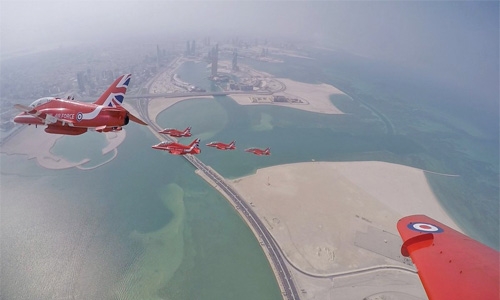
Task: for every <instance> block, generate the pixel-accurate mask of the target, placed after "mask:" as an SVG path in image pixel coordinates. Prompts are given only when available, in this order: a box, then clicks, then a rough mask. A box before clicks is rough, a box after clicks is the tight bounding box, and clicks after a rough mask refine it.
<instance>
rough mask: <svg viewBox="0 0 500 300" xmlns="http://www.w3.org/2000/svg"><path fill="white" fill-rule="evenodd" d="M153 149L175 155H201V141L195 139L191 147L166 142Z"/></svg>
mask: <svg viewBox="0 0 500 300" xmlns="http://www.w3.org/2000/svg"><path fill="white" fill-rule="evenodd" d="M151 148H153V149H158V150H165V151H168V152H169V153H170V154H174V155H184V154H200V153H201V149H200V139H195V140H194V141H192V142H191V144H189V145H183V144H179V143H174V142H168V141H164V142H161V143H159V144H156V145H154V146H152V147H151Z"/></svg>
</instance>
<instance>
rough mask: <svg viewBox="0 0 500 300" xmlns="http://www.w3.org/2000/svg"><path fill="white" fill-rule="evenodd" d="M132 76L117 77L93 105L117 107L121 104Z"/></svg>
mask: <svg viewBox="0 0 500 300" xmlns="http://www.w3.org/2000/svg"><path fill="white" fill-rule="evenodd" d="M131 76H132V74H124V75H122V76H120V77H118V78H117V79H116V80H115V81H114V82H113V83H112V84H111V85H110V86H109V88H108V89H107V90H106V91H105V92H104V93H103V94H102V95H101V97H99V99H97V101H96V102H94V104H97V105H103V106H107V107H117V106H120V105H121V104H122V103H123V98H124V97H125V93H126V92H127V88H128V85H129V83H130V77H131Z"/></svg>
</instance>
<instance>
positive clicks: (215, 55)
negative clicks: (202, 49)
mask: <svg viewBox="0 0 500 300" xmlns="http://www.w3.org/2000/svg"><path fill="white" fill-rule="evenodd" d="M218 60H219V44H215V48H213V49H212V77H215V76H217V62H218Z"/></svg>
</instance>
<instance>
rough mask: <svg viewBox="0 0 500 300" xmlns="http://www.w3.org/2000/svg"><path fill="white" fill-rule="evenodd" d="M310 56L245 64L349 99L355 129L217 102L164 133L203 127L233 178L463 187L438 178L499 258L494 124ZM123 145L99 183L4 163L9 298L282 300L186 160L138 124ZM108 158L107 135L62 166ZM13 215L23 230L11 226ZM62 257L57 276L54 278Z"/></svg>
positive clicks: (233, 218)
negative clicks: (349, 169) (371, 174)
mask: <svg viewBox="0 0 500 300" xmlns="http://www.w3.org/2000/svg"><path fill="white" fill-rule="evenodd" d="M312 54H313V55H314V56H315V58H316V59H315V60H307V59H299V58H285V60H286V63H285V64H268V63H258V62H250V61H246V62H245V63H251V64H253V65H254V66H255V67H256V68H257V69H260V70H263V71H266V72H269V73H272V74H274V75H276V76H277V77H287V78H291V79H294V80H298V81H304V82H310V83H319V82H326V83H330V84H332V85H334V86H336V87H338V88H340V89H341V90H343V91H345V92H347V93H348V94H349V96H350V97H346V96H332V98H331V100H332V102H333V103H334V104H335V105H336V106H338V107H339V108H340V109H341V110H343V111H344V112H346V114H345V115H337V116H332V115H321V114H316V113H311V112H305V111H300V110H295V109H291V108H284V107H274V106H239V105H237V104H236V103H235V102H234V101H233V100H232V99H230V98H228V97H216V98H215V99H195V100H190V101H182V102H180V103H178V104H176V105H174V106H172V107H171V108H170V109H168V110H166V111H164V112H162V113H161V114H160V115H159V116H158V118H157V122H158V123H159V125H160V126H163V127H179V128H185V127H186V126H192V128H193V129H192V132H193V135H194V136H193V137H192V138H195V137H199V138H201V139H202V143H201V144H202V146H201V148H202V153H201V154H200V155H199V158H200V159H201V160H202V161H203V162H205V163H206V164H208V165H210V166H212V167H213V168H214V169H216V170H217V171H218V172H219V173H221V174H222V175H223V176H225V177H228V178H235V177H239V176H243V175H247V174H251V173H253V172H254V171H255V170H256V169H258V168H261V167H267V166H272V165H278V164H283V163H293V162H303V161H312V160H316V161H352V160H381V161H388V162H395V163H401V164H405V165H409V166H415V167H418V168H422V169H426V170H430V171H434V172H442V173H450V174H457V175H460V176H459V177H443V176H438V175H432V174H428V175H427V177H428V180H429V182H430V183H431V186H432V187H433V190H434V191H435V192H436V194H437V195H438V197H439V199H440V201H441V202H442V204H443V205H444V206H445V208H446V209H447V210H448V211H449V212H450V213H451V214H452V216H453V217H454V218H455V220H456V221H457V223H459V224H460V225H462V226H463V227H464V228H465V230H466V232H467V233H469V234H471V235H473V236H474V237H476V238H479V239H481V240H482V241H484V242H486V243H488V244H490V245H493V246H495V247H497V248H498V202H499V199H498V134H497V135H495V132H496V133H498V128H492V127H491V125H490V124H493V123H494V122H495V120H494V119H495V115H493V116H491V117H490V116H489V115H488V116H487V117H483V118H482V119H481V120H477V118H478V116H477V114H476V115H475V114H465V113H464V111H466V110H467V108H457V107H455V106H457V105H456V103H454V102H453V99H455V96H456V94H454V93H448V92H447V90H446V89H444V90H443V89H439V86H436V85H433V84H432V82H428V81H425V80H423V79H421V80H416V79H415V78H413V77H411V76H410V75H406V73H402V74H405V76H406V77H405V76H403V78H402V76H401V74H400V73H401V72H402V71H401V69H398V68H392V67H390V66H389V67H387V66H380V65H378V64H377V63H374V62H371V61H369V60H362V59H360V58H356V57H353V56H349V55H346V54H342V55H340V54H334V53H324V52H314V53H312ZM242 61H244V60H242ZM178 73H179V75H180V76H181V78H182V80H184V81H188V82H191V83H193V84H195V85H197V86H200V87H202V88H205V89H207V90H211V89H215V87H214V86H213V85H212V83H211V82H210V81H208V79H207V76H208V71H207V70H206V63H194V62H190V63H187V64H186V65H184V66H183V67H182V68H181V69H180V70H179V72H178ZM405 78H409V79H411V80H409V79H408V81H409V82H411V84H409V83H408V81H405V80H404V79H405ZM422 86H424V87H426V88H425V89H422V88H421V87H422ZM351 97H352V98H351ZM438 100H439V101H438ZM450 103H451V104H450ZM447 105H448V106H449V105H453V109H448V110H447V109H446V108H447ZM488 118H491V119H492V120H484V119H488ZM496 118H497V120H498V115H496ZM126 131H127V137H126V139H125V141H124V142H123V143H122V144H121V145H120V146H119V148H118V156H117V157H116V159H114V160H113V161H111V162H110V163H107V164H105V165H103V166H101V167H99V168H96V169H94V170H86V171H83V170H78V169H69V170H62V171H52V170H45V169H42V168H40V167H38V166H37V165H36V163H35V162H34V161H33V160H26V158H25V157H18V156H6V155H2V157H1V164H2V169H1V171H2V180H1V182H0V184H1V188H2V196H3V195H6V192H5V191H8V195H9V196H12V197H9V198H11V199H5V198H3V199H2V210H1V214H2V220H3V221H2V222H10V223H7V224H6V223H2V238H3V241H2V281H1V290H2V295H6V297H9V296H10V298H30V297H29V296H30V295H31V294H30V293H31V292H33V293H35V291H39V290H42V291H45V294H43V295H42V297H41V298H50V297H51V296H53V295H54V294H57V295H59V296H61V297H63V296H82V295H85V296H88V297H89V298H94V299H98V298H99V299H106V298H111V299H113V298H115V299H116V298H118V299H140V298H143V299H155V298H160V297H161V298H167V299H235V298H237V299H280V298H281V295H280V292H279V289H278V287H277V284H276V280H275V279H274V276H273V274H272V272H271V270H270V268H269V266H268V263H267V260H266V258H265V256H264V254H263V252H262V250H261V248H260V246H259V244H258V242H257V240H256V239H255V237H253V234H252V233H251V231H250V229H249V228H247V227H246V225H245V224H244V222H243V221H242V220H241V219H240V218H239V216H238V214H237V213H236V212H235V211H234V210H233V208H232V207H231V206H230V205H229V204H228V203H227V201H226V200H225V199H224V198H223V197H222V196H221V195H219V193H218V192H216V191H215V190H214V189H212V188H211V187H210V186H209V185H208V184H207V183H206V182H205V181H204V180H202V179H201V178H200V177H199V176H197V175H196V174H194V168H193V167H192V166H191V165H190V164H188V163H187V161H185V160H184V159H183V158H182V157H178V156H172V155H168V154H166V153H163V152H160V151H154V150H152V149H151V148H150V147H151V145H153V144H155V143H157V141H158V140H157V139H156V137H154V136H153V135H152V134H151V132H150V131H149V130H148V129H147V128H145V127H141V126H139V125H137V124H130V125H128V126H127V127H126ZM190 139H191V138H186V139H182V141H190ZM212 140H219V141H223V142H230V141H231V140H236V146H237V150H235V151H217V150H215V149H212V148H208V147H205V146H204V144H206V143H208V142H209V141H212ZM104 145H105V140H104V139H103V137H102V136H100V135H94V134H89V135H86V136H84V137H83V136H82V139H77V140H75V137H63V138H62V139H60V140H59V141H58V142H57V144H56V146H55V147H54V149H53V152H54V153H55V154H58V155H63V156H64V157H66V158H67V159H69V160H74V161H79V160H81V159H82V158H86V157H89V158H91V162H89V165H94V164H95V165H97V164H98V163H99V162H102V161H105V160H107V158H108V157H107V156H103V155H102V154H101V152H100V151H101V149H102V147H103V146H104ZM247 147H263V148H264V147H271V151H272V155H271V156H269V157H258V156H254V155H251V154H249V153H246V152H244V151H243V149H245V148H247ZM108 155H109V154H108ZM45 189H46V191H45ZM41 190H44V191H43V192H42V191H41ZM39 191H40V192H39ZM15 214H21V216H20V217H17V218H15V219H11V218H9V216H11V215H15ZM16 216H17V215H16ZM9 220H11V221H9ZM5 224H6V225H7V226H5ZM32 233H34V234H35V235H34V236H31V234H32ZM62 241H64V242H62ZM26 256H30V257H32V258H33V260H34V261H35V262H40V263H38V264H35V265H34V266H32V267H31V269H30V271H29V272H28V271H23V270H24V269H23V266H24V264H23V263H22V262H23V261H25V260H27V259H26ZM52 257H55V259H54V260H55V261H57V262H58V263H54V264H51V258H52ZM16 262H17V263H16ZM41 262H43V263H41ZM61 262H62V263H61ZM27 265H29V264H27ZM61 274H62V275H67V276H62V275H61ZM4 278H7V280H4ZM19 283H21V284H19ZM20 286H23V288H20ZM38 296H39V295H38ZM43 296H46V297H43Z"/></svg>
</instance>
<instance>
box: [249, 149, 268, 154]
mask: <svg viewBox="0 0 500 300" xmlns="http://www.w3.org/2000/svg"><path fill="white" fill-rule="evenodd" d="M245 151H246V152H250V153H253V154H255V155H271V149H270V148H266V149H264V150H262V149H259V148H248V149H245Z"/></svg>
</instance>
